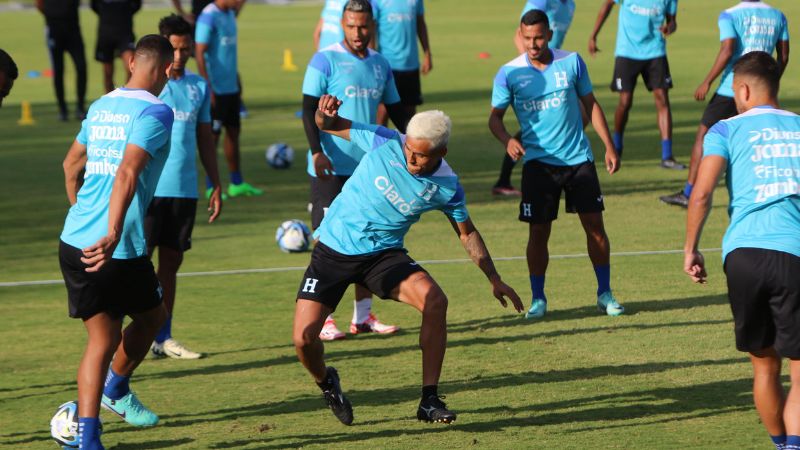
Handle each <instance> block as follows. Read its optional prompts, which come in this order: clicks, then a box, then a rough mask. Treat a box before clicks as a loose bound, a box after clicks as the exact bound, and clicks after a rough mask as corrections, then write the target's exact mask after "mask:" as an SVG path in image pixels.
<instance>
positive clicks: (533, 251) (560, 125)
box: [489, 10, 624, 319]
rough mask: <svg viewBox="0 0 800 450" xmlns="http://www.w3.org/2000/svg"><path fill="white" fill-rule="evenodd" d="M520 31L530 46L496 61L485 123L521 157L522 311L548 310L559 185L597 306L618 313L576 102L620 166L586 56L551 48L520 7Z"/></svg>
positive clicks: (611, 167) (610, 165) (533, 14)
mask: <svg viewBox="0 0 800 450" xmlns="http://www.w3.org/2000/svg"><path fill="white" fill-rule="evenodd" d="M520 32H521V35H522V39H523V42H525V46H526V48H527V51H526V52H525V53H523V54H522V55H520V56H518V57H516V58H514V59H513V60H511V61H510V62H508V63H507V64H505V65H504V66H503V67H501V68H500V70H499V71H498V73H497V76H496V77H495V80H494V90H493V92H492V112H491V114H490V115H489V129H490V130H491V131H492V134H494V136H495V137H496V138H497V139H498V140H499V141H500V142H502V143H503V146H504V147H505V148H506V152H507V153H508V154H509V155H510V156H511V157H512V158H513V159H515V160H519V159H522V160H523V161H524V166H523V169H522V201H521V203H520V207H519V220H520V221H523V222H528V224H529V228H528V230H529V231H528V232H529V234H528V248H527V259H528V270H529V273H530V281H531V290H532V291H533V299H532V301H531V308H530V310H528V313H527V314H526V315H525V317H526V318H528V319H539V318H541V317H543V316H544V315H545V313H546V312H547V297H546V296H545V293H544V281H545V272H546V270H547V263H548V259H549V256H548V250H547V241H548V240H549V238H550V230H551V225H552V223H553V221H554V220H555V219H556V218H557V217H558V204H559V202H560V201H561V192H562V191H564V192H565V194H566V204H567V207H566V210H567V212H570V213H578V217H580V220H581V224H582V225H583V229H584V230H585V232H586V241H587V246H588V249H589V258H590V259H591V261H592V264H593V265H594V271H595V274H596V276H597V306H598V308H600V310H601V311H602V312H603V313H605V314H608V315H610V316H617V315H619V314H622V312H623V311H624V308H623V307H622V306H620V304H619V303H617V300H616V299H615V298H614V296H613V295H612V294H611V286H610V273H611V266H610V252H609V242H608V236H607V235H606V231H605V227H604V225H603V209H604V206H603V194H602V192H601V191H600V181H599V180H598V178H597V171H596V169H595V164H594V156H593V155H592V149H591V147H590V146H589V139H588V138H587V136H586V134H585V133H584V131H583V119H582V118H581V106H580V105H581V104H583V107H584V109H585V110H586V111H591V117H592V126H593V127H594V129H595V131H596V132H597V134H598V135H599V136H600V139H601V140H602V141H603V143H604V144H605V147H606V151H605V164H606V170H607V171H608V173H610V174H613V173H615V172H616V171H617V170H619V157H618V156H617V153H616V152H615V151H614V147H613V143H612V142H611V136H610V134H609V131H608V125H607V124H606V119H605V116H604V115H603V110H602V108H601V107H600V104H599V103H597V100H595V97H594V94H593V93H592V82H591V80H590V79H589V74H588V72H587V70H586V64H585V63H584V62H583V59H581V57H580V56H579V55H578V54H577V53H569V52H565V51H563V50H551V49H550V48H549V47H548V43H549V41H550V37H551V36H552V35H553V32H552V30H550V24H549V21H548V19H547V15H546V14H545V13H544V12H542V11H539V10H532V11H528V12H527V13H525V15H523V16H522V21H521V23H520ZM509 106H512V107H513V108H514V112H515V113H516V116H517V120H518V121H519V124H520V128H521V129H522V142H520V141H518V140H517V139H515V138H514V137H512V136H511V135H510V134H509V133H508V131H507V130H506V127H505V125H504V124H503V117H504V116H505V113H506V110H507V109H508V107H509Z"/></svg>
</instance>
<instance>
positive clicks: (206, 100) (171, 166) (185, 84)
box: [155, 70, 211, 198]
mask: <svg viewBox="0 0 800 450" xmlns="http://www.w3.org/2000/svg"><path fill="white" fill-rule="evenodd" d="M158 98H159V99H161V101H163V102H164V103H166V104H167V106H169V107H171V108H172V112H173V113H174V115H175V122H174V124H173V125H172V144H171V146H170V150H169V158H167V163H166V165H165V166H164V171H163V172H162V173H161V178H160V179H159V180H158V187H156V193H155V196H156V197H179V198H197V163H196V162H195V161H196V160H197V124H198V123H211V93H210V92H209V91H208V83H206V80H205V79H203V77H201V76H199V75H196V74H193V73H191V72H189V71H188V70H186V71H185V72H184V75H183V77H181V78H178V79H172V78H170V80H169V82H168V83H167V85H166V86H164V90H163V91H161V95H159V96H158Z"/></svg>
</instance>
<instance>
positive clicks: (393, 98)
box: [382, 66, 400, 105]
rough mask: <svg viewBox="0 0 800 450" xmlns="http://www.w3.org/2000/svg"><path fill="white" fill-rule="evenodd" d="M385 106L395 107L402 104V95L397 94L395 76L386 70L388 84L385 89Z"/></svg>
mask: <svg viewBox="0 0 800 450" xmlns="http://www.w3.org/2000/svg"><path fill="white" fill-rule="evenodd" d="M382 100H383V104H384V105H393V104H395V103H399V102H400V94H399V93H398V92H397V85H396V84H395V83H394V74H392V71H391V70H389V69H388V66H387V70H386V84H385V86H384V87H383V99H382Z"/></svg>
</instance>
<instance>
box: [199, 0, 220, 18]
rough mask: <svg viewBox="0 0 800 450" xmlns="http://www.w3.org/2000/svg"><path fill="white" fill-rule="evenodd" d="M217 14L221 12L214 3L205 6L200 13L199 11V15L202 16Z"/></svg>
mask: <svg viewBox="0 0 800 450" xmlns="http://www.w3.org/2000/svg"><path fill="white" fill-rule="evenodd" d="M219 12H222V10H220V9H219V6H217V4H216V3H214V2H211V3H209V4H207V5H206V6H205V8H203V10H202V11H200V15H201V16H202V15H203V14H216V13H219Z"/></svg>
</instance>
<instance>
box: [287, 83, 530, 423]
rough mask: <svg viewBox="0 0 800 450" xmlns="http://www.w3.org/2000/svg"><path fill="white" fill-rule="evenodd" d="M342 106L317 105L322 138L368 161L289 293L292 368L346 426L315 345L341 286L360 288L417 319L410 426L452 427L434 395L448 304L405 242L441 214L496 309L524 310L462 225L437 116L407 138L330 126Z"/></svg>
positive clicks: (451, 416) (464, 219)
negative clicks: (417, 382)
mask: <svg viewBox="0 0 800 450" xmlns="http://www.w3.org/2000/svg"><path fill="white" fill-rule="evenodd" d="M341 103H342V102H341V101H340V100H339V99H337V98H336V97H334V96H331V95H327V94H326V95H323V96H322V97H321V98H320V101H319V108H318V110H317V112H316V118H315V120H316V123H317V126H318V127H319V129H320V130H321V131H324V132H326V133H330V134H333V135H335V136H338V137H340V138H342V139H347V140H349V141H350V142H352V143H353V144H354V145H357V146H359V147H361V148H362V149H364V150H365V151H367V154H366V156H364V158H363V159H362V160H361V162H360V163H359V165H358V167H357V168H356V170H355V172H354V173H353V175H352V176H351V177H350V179H349V180H348V181H347V182H346V183H345V185H344V187H343V188H342V192H341V193H340V194H339V195H338V196H337V197H336V199H334V201H333V203H332V204H331V207H330V209H329V210H328V213H327V214H326V215H325V218H324V219H323V220H322V224H321V225H320V227H319V228H318V229H317V231H316V232H315V237H316V238H318V239H319V243H318V244H317V245H316V247H314V251H313V253H312V254H311V264H310V265H309V266H308V268H307V269H306V273H305V275H304V276H303V280H302V282H301V283H300V288H299V290H298V293H297V304H296V309H295V317H294V334H293V338H294V345H295V349H296V351H297V356H298V357H299V358H300V362H302V363H303V366H305V368H306V369H307V370H308V371H309V372H310V373H311V375H312V376H313V377H314V380H315V381H316V382H317V385H318V386H319V387H320V389H322V392H323V397H324V398H325V400H326V401H327V403H328V405H329V406H330V408H331V410H332V411H333V413H334V415H336V417H337V418H338V419H339V420H340V421H341V422H342V423H344V424H345V425H350V424H351V423H352V422H353V410H352V407H351V405H350V402H349V401H348V400H347V398H346V397H345V396H344V393H343V392H342V388H341V385H340V383H339V375H338V374H337V372H336V369H334V368H333V367H328V366H326V365H325V360H324V358H323V345H322V341H321V340H320V339H319V332H320V330H321V329H322V326H323V323H324V322H325V318H326V317H327V316H328V314H330V313H332V312H333V311H334V310H335V309H336V306H337V305H338V304H339V301H340V300H341V298H342V295H343V294H344V292H345V290H346V289H347V286H349V285H350V284H353V283H359V284H361V285H363V286H365V287H367V288H368V289H369V290H370V291H372V292H374V293H375V294H377V295H378V296H380V297H381V298H385V299H394V300H397V301H400V302H403V303H406V304H408V305H411V306H413V307H414V308H416V309H417V310H419V311H420V312H421V313H422V326H421V328H420V336H419V344H420V348H421V349H422V385H423V386H422V399H421V401H420V404H419V408H418V410H417V418H418V419H420V420H424V421H428V422H434V421H435V422H444V423H450V422H452V421H454V420H455V419H456V415H455V413H453V412H452V411H449V410H448V409H447V407H446V405H445V404H444V402H442V400H441V399H440V398H439V396H438V392H437V385H438V383H439V375H440V373H441V369H442V361H443V360H444V353H445V348H446V346H447V329H446V315H447V297H446V296H445V294H444V292H442V289H441V288H440V287H439V285H438V284H436V282H435V281H434V280H433V278H431V276H430V275H429V274H428V273H427V272H426V271H425V270H424V269H423V268H422V267H420V266H419V265H418V264H417V263H416V262H415V261H414V260H413V259H411V258H410V257H409V256H408V255H407V254H406V250H405V249H404V248H403V239H404V237H405V235H406V233H407V232H408V230H409V228H410V227H411V225H413V224H414V223H416V222H417V221H418V220H419V218H420V216H421V215H422V214H423V213H425V212H428V211H432V210H437V209H438V210H441V211H442V212H444V214H445V215H446V216H447V217H448V219H450V222H451V223H452V225H453V228H454V230H455V231H456V234H457V235H458V236H459V238H460V239H461V242H462V243H463V245H464V248H465V249H466V250H467V253H469V255H470V257H471V258H472V260H473V261H474V262H475V263H476V264H477V265H478V267H480V269H481V270H482V271H483V273H484V274H486V276H487V278H488V279H489V281H490V282H491V284H492V293H493V294H494V296H495V297H496V298H497V299H498V300H499V301H500V303H501V304H502V305H503V306H506V305H507V302H506V299H505V297H508V298H510V299H511V302H512V303H513V305H514V309H516V310H517V312H520V311H522V308H523V306H522V302H521V301H520V299H519V296H517V293H516V292H514V290H513V289H512V288H511V287H509V286H508V285H506V284H505V283H503V281H501V279H500V275H499V274H498V273H497V271H496V270H495V267H494V263H493V262H492V258H491V256H490V255H489V251H488V250H487V249H486V245H485V244H484V242H483V239H482V238H481V235H480V233H478V230H477V229H475V226H474V225H473V224H472V221H471V220H470V218H469V216H468V214H467V209H466V202H465V198H464V191H463V189H462V188H461V185H460V184H459V181H458V176H457V175H456V174H455V173H454V172H453V169H451V168H450V166H449V165H448V164H447V162H446V161H445V160H444V159H443V158H444V156H445V154H446V153H447V141H448V139H449V137H450V128H451V125H450V119H449V118H448V117H447V116H446V115H445V114H444V113H442V112H441V111H426V112H423V113H419V114H417V115H415V116H414V117H413V118H412V119H411V121H410V122H409V123H408V128H407V132H408V134H407V135H402V134H400V133H398V132H396V131H391V130H389V129H387V128H384V127H380V126H376V125H365V124H361V123H354V122H351V121H350V120H347V119H344V118H342V117H339V116H338V110H339V106H340V105H341Z"/></svg>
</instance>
